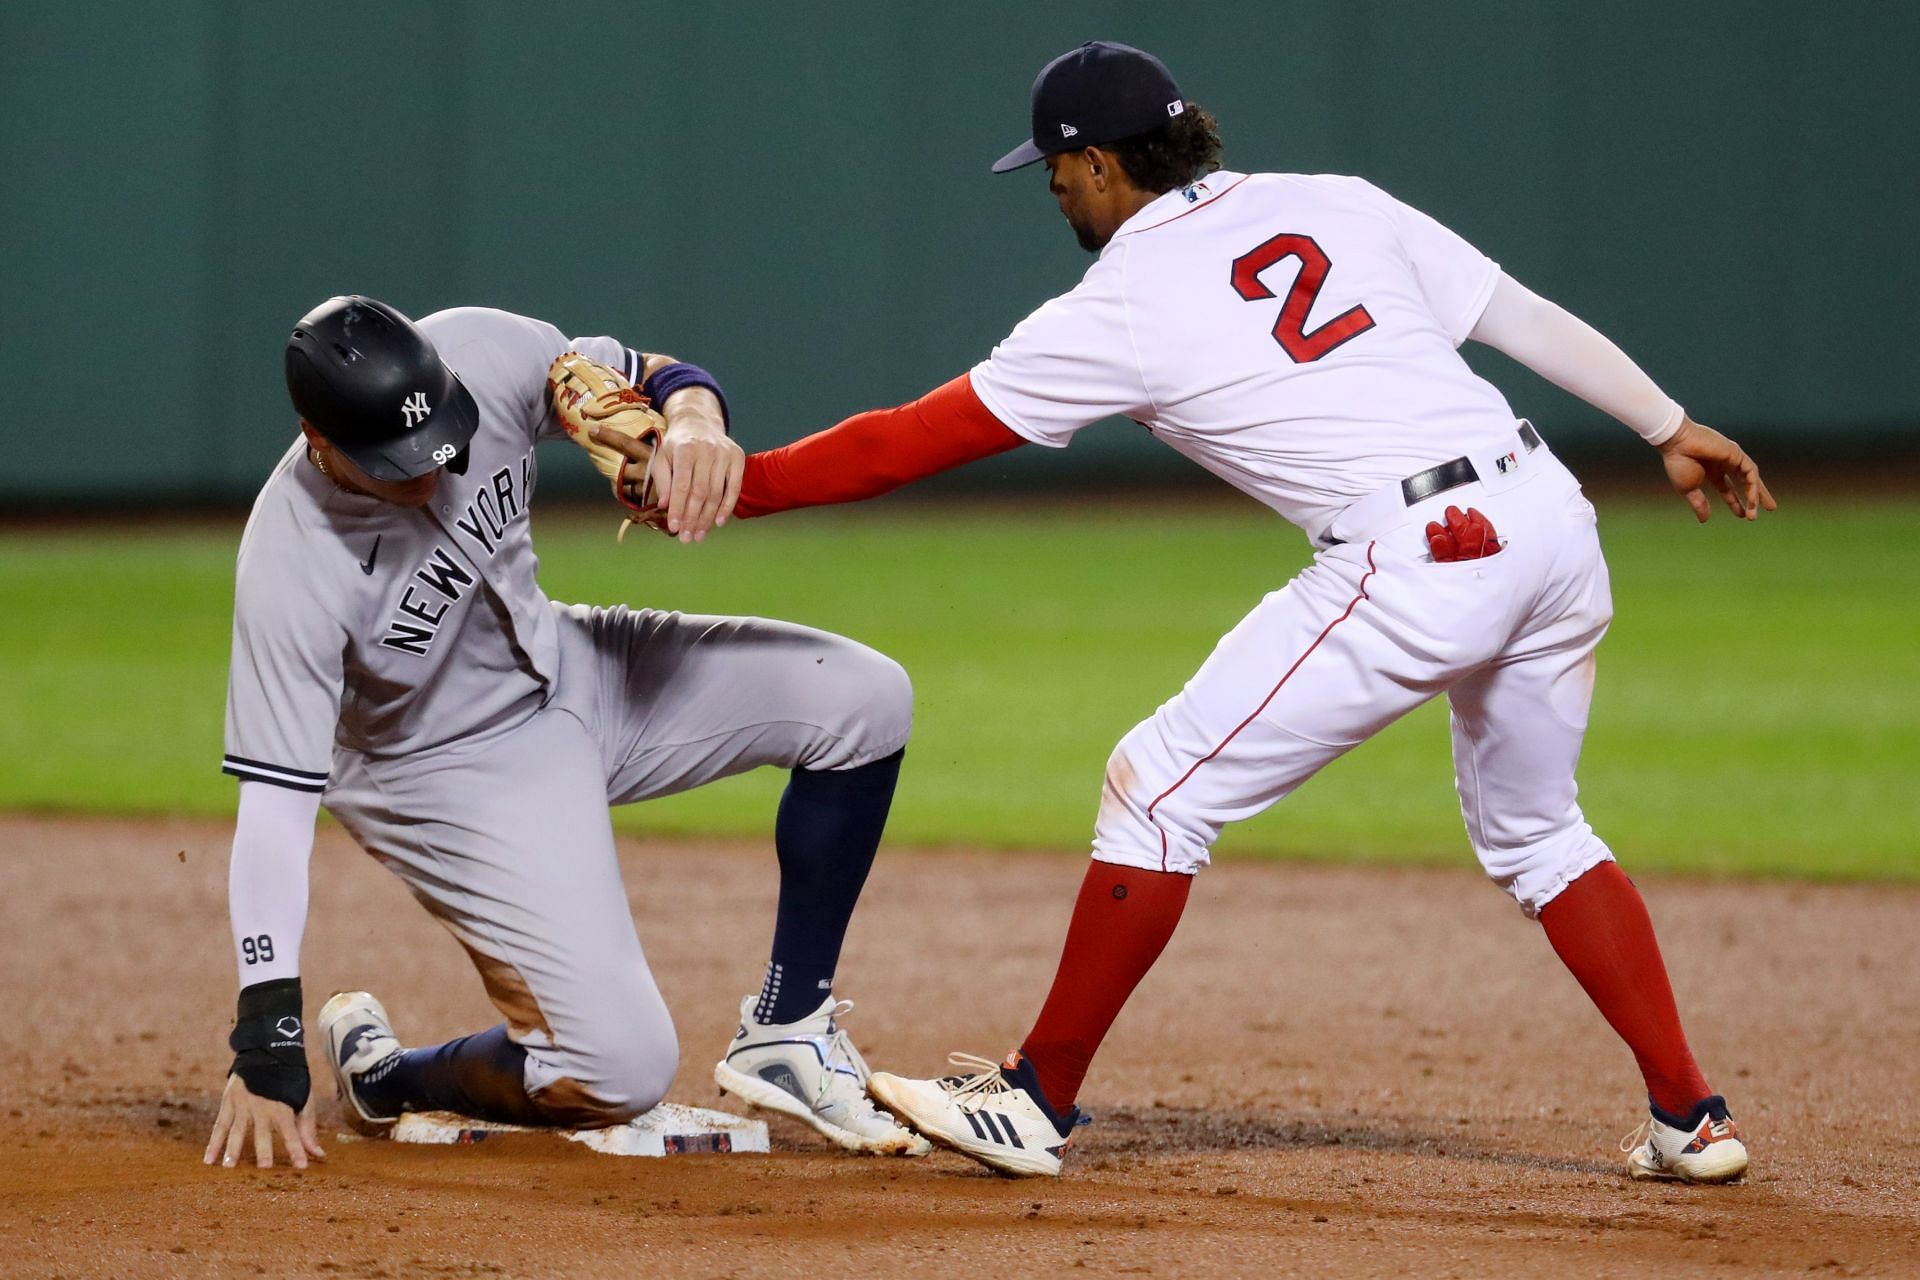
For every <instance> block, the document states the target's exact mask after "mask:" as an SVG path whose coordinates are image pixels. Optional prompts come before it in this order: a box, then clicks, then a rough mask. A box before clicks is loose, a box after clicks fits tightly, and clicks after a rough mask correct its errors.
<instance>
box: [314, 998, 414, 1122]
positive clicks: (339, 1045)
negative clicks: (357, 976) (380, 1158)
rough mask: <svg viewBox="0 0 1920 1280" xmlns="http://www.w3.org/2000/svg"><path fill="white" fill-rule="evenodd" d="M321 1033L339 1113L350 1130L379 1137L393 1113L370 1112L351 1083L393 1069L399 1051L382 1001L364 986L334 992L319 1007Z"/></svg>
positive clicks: (395, 1117)
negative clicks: (359, 988) (325, 1047)
mask: <svg viewBox="0 0 1920 1280" xmlns="http://www.w3.org/2000/svg"><path fill="white" fill-rule="evenodd" d="M320 1038H321V1040H322V1042H323V1043H324V1044H325V1045H326V1046H327V1064H328V1065H329V1066H331V1067H332V1068H333V1083H334V1087H335V1088H337V1089H339V1091H340V1115H341V1117H342V1118H343V1119H344V1120H346V1122H347V1124H348V1125H349V1126H350V1127H351V1128H352V1129H353V1131H354V1132H356V1133H360V1134H364V1135H366V1136H367V1137H369V1138H378V1137H382V1136H384V1135H385V1134H386V1133H387V1131H388V1130H390V1129H392V1128H393V1124H394V1121H396V1120H398V1119H399V1117H398V1116H383V1115H379V1114H377V1113H375V1112H374V1111H373V1110H371V1109H370V1108H369V1107H367V1105H366V1104H365V1103H363V1102H361V1101H360V1094H359V1093H358V1092H357V1091H356V1089H355V1088H354V1086H355V1085H356V1084H358V1083H359V1081H360V1079H361V1077H363V1076H366V1075H368V1074H369V1073H377V1074H375V1077H374V1078H375V1079H378V1078H379V1077H380V1076H381V1075H384V1074H386V1073H387V1072H388V1071H391V1070H392V1069H393V1066H394V1064H395V1063H396V1062H397V1061H398V1060H399V1055H400V1053H401V1048H400V1041H399V1040H397V1039H395V1038H394V1034H393V1024H392V1022H390V1021H389V1020H388V1018H387V1009H386V1006H385V1005H383V1004H381V1003H380V1002H379V1001H378V1000H376V999H375V998H374V997H373V996H372V995H371V994H370V993H368V992H365V991H339V992H335V993H334V996H333V998H332V999H330V1000H328V1001H327V1002H326V1003H325V1004H324V1005H321V1006H320Z"/></svg>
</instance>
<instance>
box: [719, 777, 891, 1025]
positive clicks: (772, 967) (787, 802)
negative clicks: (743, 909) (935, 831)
mask: <svg viewBox="0 0 1920 1280" xmlns="http://www.w3.org/2000/svg"><path fill="white" fill-rule="evenodd" d="M905 755H906V752H905V750H900V751H896V752H894V753H893V754H892V755H890V756H887V757H886V758H884V759H881V760H875V761H874V762H872V763H871V764H863V765H861V766H860V767H859V768H857V769H838V770H825V769H820V770H811V769H795V770H794V771H793V778H792V781H790V782H788V783H787V790H786V794H785V795H783V796H781V797H780V813H779V816H778V817H777V818H776V819H775V820H774V824H773V847H774V851H775V852H776V853H777V854H778V855H779V858H780V907H779V914H778V915H776V916H775V917H774V922H773V956H772V959H770V960H769V961H768V962H767V975H766V979H765V980H764V981H763V982H762V984H761V987H760V998H759V1000H757V1001H756V1002H755V1003H754V1006H753V1018H754V1021H755V1022H760V1023H787V1022H798V1021H799V1020H800V1019H802V1018H804V1017H806V1016H807V1015H808V1014H810V1013H812V1012H813V1011H814V1010H815V1009H817V1008H819V1007H820V1003H821V1001H823V1000H825V999H826V998H827V997H828V996H829V995H831V994H832V993H833V971H834V968H835V966H836V965H838V964H839V962H840V944H841V942H842V941H843V940H844V939H845V937H846V933H847V921H849V920H850V919H852V918H853V904H854V903H855V902H857V901H859V898H860V890H861V889H862V888H863V887H864V886H865V885H866V883H867V872H868V871H870V870H871V869H872V867H873V856H874V854H875V853H876V852H878V851H879V848H880V836H881V833H882V832H884V831H885V830H886V827H887V812H888V810H889V809H891V808H892V807H893V789H894V785H895V784H896V783H898V782H899V780H900V761H901V758H902V757H903V756H905Z"/></svg>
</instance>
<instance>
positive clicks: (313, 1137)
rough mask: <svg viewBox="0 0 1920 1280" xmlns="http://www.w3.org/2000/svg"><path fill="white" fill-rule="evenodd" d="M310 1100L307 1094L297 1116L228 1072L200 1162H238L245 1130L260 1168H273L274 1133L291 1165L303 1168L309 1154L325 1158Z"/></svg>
mask: <svg viewBox="0 0 1920 1280" xmlns="http://www.w3.org/2000/svg"><path fill="white" fill-rule="evenodd" d="M313 1102H314V1100H313V1095H312V1094H308V1095H307V1105H306V1106H304V1107H302V1108H301V1109H300V1114H299V1116H298V1117H297V1118H296V1117H295V1115H294V1113H293V1108H292V1107H290V1106H288V1105H287V1104H286V1103H284V1102H275V1101H274V1100H273V1099H271V1098H262V1097H260V1096H258V1095H257V1094H255V1093H254V1092H253V1091H252V1090H250V1089H248V1088H247V1086H246V1085H245V1084H244V1083H242V1082H241V1080H240V1077H239V1076H234V1075H230V1076H228V1077H227V1091H226V1092H225V1093H223V1094H221V1095H220V1115H219V1117H218V1118H217V1119H215V1120H214V1122H213V1137H212V1138H210V1139H208V1141H207V1150H206V1154H205V1155H203V1156H201V1157H200V1162H201V1163H202V1164H212V1163H213V1162H214V1159H215V1158H216V1157H219V1158H220V1163H221V1164H222V1165H224V1166H226V1167H227V1168H229V1169H231V1168H233V1167H234V1166H235V1165H237V1164H239V1163H240V1153H241V1152H242V1151H243V1150H245V1149H246V1145H247V1134H248V1133H252V1134H253V1162H254V1163H255V1164H257V1165H259V1166H260V1167H261V1168H262V1169H271V1168H273V1138H274V1135H275V1134H278V1135H279V1136H280V1142H281V1145H283V1146H284V1147H286V1149H287V1163H288V1164H290V1165H292V1166H293V1167H294V1168H296V1169H304V1168H306V1167H307V1157H308V1156H312V1157H313V1158H314V1159H316V1160H325V1159H326V1158H327V1153H326V1152H325V1151H323V1150H321V1149H320V1135H319V1133H318V1132H317V1131H316V1122H315V1119H314V1112H313ZM223 1147H224V1148H225V1153H224V1155H223V1154H222V1148H223Z"/></svg>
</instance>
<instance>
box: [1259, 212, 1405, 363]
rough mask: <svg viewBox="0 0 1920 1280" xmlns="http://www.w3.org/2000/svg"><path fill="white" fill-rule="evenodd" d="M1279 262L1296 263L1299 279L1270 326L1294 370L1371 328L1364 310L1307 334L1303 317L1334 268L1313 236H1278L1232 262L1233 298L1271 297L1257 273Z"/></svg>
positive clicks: (1341, 316)
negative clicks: (1328, 272) (1284, 259)
mask: <svg viewBox="0 0 1920 1280" xmlns="http://www.w3.org/2000/svg"><path fill="white" fill-rule="evenodd" d="M1283 258H1298V259H1300V274H1299V275H1297V276H1295V277H1294V280H1293V287H1292V288H1291V289H1288V290H1287V300H1286V301H1285V302H1284V303H1282V304H1281V306H1280V318H1279V319H1278V320H1276V321H1274V322H1273V340H1274V341H1275V342H1277V343H1279V344H1280V346H1281V348H1282V349H1283V350H1284V351H1286V353H1287V354H1288V355H1289V356H1292V357H1293V362H1294V363H1295V364H1307V363H1310V362H1311V361H1314V360H1318V359H1319V358H1320V357H1321V356H1324V355H1325V354H1327V352H1329V351H1331V350H1333V349H1334V348H1335V347H1337V346H1339V345H1340V344H1341V343H1343V342H1345V341H1347V340H1348V339H1350V338H1357V337H1359V336H1360V335H1361V334H1363V333H1365V332H1366V331H1367V330H1369V329H1371V328H1373V317H1372V316H1371V315H1368V314H1367V309H1366V308H1365V307H1349V308H1347V309H1346V310H1345V311H1342V312H1341V313H1340V314H1339V315H1337V316H1335V317H1334V318H1333V319H1331V320H1329V321H1327V322H1326V323H1325V324H1323V325H1321V326H1320V327H1319V328H1318V329H1315V330H1314V331H1313V332H1312V333H1308V332H1307V331H1306V325H1307V313H1308V312H1310V311H1312V310H1313V303H1314V299H1316V298H1318V297H1319V296H1320V286H1321V285H1323V284H1325V283H1326V282H1327V271H1328V269H1329V268H1331V267H1332V266H1333V262H1332V261H1331V260H1330V259H1329V258H1328V257H1327V253H1326V250H1324V249H1322V248H1321V247H1320V246H1319V245H1318V244H1316V243H1314V239H1313V237H1312V236H1303V235H1296V234H1294V233H1293V232H1290V231H1289V232H1283V233H1282V234H1280V235H1277V236H1275V237H1274V238H1273V239H1271V240H1269V241H1267V242H1266V243H1265V244H1262V245H1260V246H1258V247H1257V248H1254V249H1251V250H1249V251H1248V252H1246V253H1243V254H1241V255H1240V256H1239V257H1237V258H1235V259H1234V260H1233V288H1234V292H1236V293H1238V294H1239V295H1240V296H1241V297H1242V298H1245V299H1246V300H1247V301H1248V302H1259V301H1260V300H1261V299H1263V298H1271V297H1273V290H1271V289H1269V288H1267V286H1266V285H1264V284H1261V283H1260V273H1261V272H1262V271H1265V270H1266V269H1267V268H1268V267H1270V266H1272V265H1273V264H1274V263H1276V262H1279V261H1280V260H1281V259H1283Z"/></svg>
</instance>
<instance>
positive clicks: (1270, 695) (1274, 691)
mask: <svg viewBox="0 0 1920 1280" xmlns="http://www.w3.org/2000/svg"><path fill="white" fill-rule="evenodd" d="M1373 547H1374V544H1373V543H1371V542H1369V543H1368V544H1367V571H1366V572H1365V573H1363V574H1361V575H1360V594H1359V595H1356V596H1355V597H1354V598H1353V599H1352V600H1350V601H1348V602H1347V611H1346V612H1345V613H1343V614H1341V615H1340V616H1339V617H1337V618H1335V619H1334V620H1333V621H1332V622H1329V623H1328V624H1327V626H1326V630H1324V631H1322V632H1321V633H1320V634H1319V635H1317V636H1315V637H1314V639H1313V643H1312V644H1310V645H1308V646H1307V651H1306V652H1305V653H1303V654H1301V655H1300V656H1299V657H1298V658H1296V659H1294V662H1293V665H1292V666H1290V667H1288V668H1287V673H1286V674H1285V675H1283V676H1281V677H1280V683H1279V684H1276V685H1274V686H1273V688H1271V689H1269V690H1268V691H1267V696H1266V697H1264V698H1262V699H1261V700H1260V705H1259V706H1257V707H1255V708H1254V709H1253V714H1252V715H1250V716H1248V717H1247V718H1246V719H1245V720H1242V721H1241V722H1240V723H1239V724H1237V725H1235V726H1234V727H1233V732H1232V733H1230V734H1228V735H1227V736H1226V737H1224V738H1222V739H1221V740H1220V745H1219V746H1217V747H1215V748H1214V749H1213V750H1211V751H1209V752H1207V754H1205V755H1204V756H1201V757H1200V758H1199V759H1198V760H1195V761H1194V762H1193V767H1192V768H1190V769H1188V770H1187V771H1186V772H1185V773H1183V774H1181V775H1180V780H1179V781H1178V782H1176V783H1174V784H1173V785H1172V786H1170V787H1168V788H1167V789H1166V790H1165V791H1162V792H1161V793H1160V794H1159V795H1157V796H1155V797H1154V799H1153V803H1152V804H1150V805H1148V806H1147V821H1148V822H1152V823H1153V828H1154V830H1156V831H1158V832H1159V833H1160V869H1161V870H1162V871H1165V870H1166V869H1167V832H1166V829H1165V828H1164V827H1162V826H1161V825H1160V824H1159V823H1158V822H1154V817H1153V811H1154V810H1155V809H1158V808H1159V807H1160V802H1161V801H1162V800H1165V799H1166V798H1167V797H1168V796H1170V795H1172V794H1173V793H1174V792H1176V791H1178V790H1179V789H1180V788H1181V787H1183V786H1185V785H1186V783H1187V779H1188V778H1191V777H1192V776H1193V775H1194V774H1195V773H1198V772H1199V770H1200V766H1201V765H1203V764H1205V763H1206V762H1207V761H1209V760H1211V759H1213V758H1214V757H1215V756H1217V755H1219V754H1220V753H1221V752H1222V751H1225V750H1226V749H1227V744H1228V743H1230V742H1232V741H1233V740H1234V739H1235V738H1237V737H1239V736H1240V731H1241V730H1242V729H1244V728H1246V727H1247V726H1248V725H1250V724H1252V723H1253V722H1254V721H1255V720H1258V719H1259V718H1260V713H1261V712H1262V711H1265V710H1266V709H1267V704H1268V703H1270V702H1272V701H1273V700H1274V698H1275V697H1276V696H1278V695H1279V693H1280V690H1281V688H1282V687H1284V686H1285V685H1286V683H1287V681H1289V680H1291V679H1293V673H1294V672H1296V671H1298V670H1299V669H1300V664H1301V663H1303V662H1305V661H1306V660H1307V659H1308V658H1310V657H1312V656H1313V651H1314V650H1315V649H1318V648H1319V647H1320V642H1321V641H1322V640H1325V639H1326V638H1327V637H1328V636H1329V635H1331V634H1332V633H1333V629H1334V628H1335V627H1337V626H1339V625H1340V624H1341V623H1343V622H1345V621H1346V620H1347V619H1348V618H1351V617H1352V616H1353V611H1354V610H1355V609H1357V608H1359V607H1360V602H1361V601H1362V600H1365V599H1366V598H1367V579H1368V578H1371V577H1372V576H1373Z"/></svg>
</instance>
